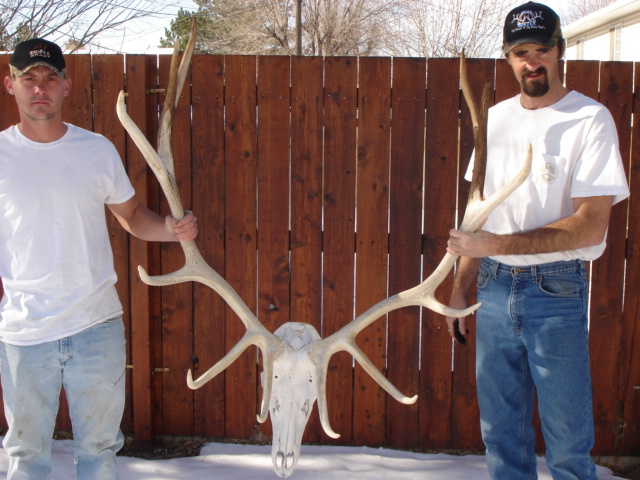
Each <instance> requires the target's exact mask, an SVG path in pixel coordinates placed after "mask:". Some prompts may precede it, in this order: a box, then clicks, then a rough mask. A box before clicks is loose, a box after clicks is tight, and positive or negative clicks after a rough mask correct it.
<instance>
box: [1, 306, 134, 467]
mask: <svg viewBox="0 0 640 480" xmlns="http://www.w3.org/2000/svg"><path fill="white" fill-rule="evenodd" d="M0 362H1V374H2V391H3V396H4V405H5V415H6V417H7V422H8V424H9V430H8V432H7V434H6V436H5V438H4V442H3V445H4V448H5V450H6V451H7V454H8V455H9V470H8V474H7V479H8V480H22V479H25V480H26V479H30V480H44V479H46V478H49V476H50V474H51V442H52V435H53V429H54V425H55V419H56V414H57V412H58V404H59V397H60V388H61V386H64V389H65V392H66V396H67V400H68V403H69V413H70V415H71V422H72V424H73V437H74V454H75V455H74V459H75V465H76V474H77V478H78V479H79V480H106V479H116V478H118V473H117V471H116V464H115V454H116V452H117V451H118V450H119V449H120V448H121V447H122V445H123V442H124V437H123V435H122V432H121V431H120V422H121V419H122V413H123V410H124V398H125V394H124V392H125V390H124V389H125V379H124V372H125V362H126V357H125V338H124V327H123V323H122V317H121V316H118V317H116V318H113V319H111V320H108V321H106V322H103V323H100V324H98V325H95V326H93V327H90V328H88V329H86V330H84V331H82V332H80V333H78V334H76V335H73V336H70V337H66V338H63V339H60V340H56V341H53V342H47V343H43V344H40V345H32V346H14V345H9V344H5V343H4V342H0Z"/></svg>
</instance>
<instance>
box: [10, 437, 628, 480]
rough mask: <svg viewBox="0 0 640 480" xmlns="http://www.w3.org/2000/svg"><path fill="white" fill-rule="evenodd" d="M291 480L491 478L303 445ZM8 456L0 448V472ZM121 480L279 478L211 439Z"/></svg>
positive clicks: (443, 460)
mask: <svg viewBox="0 0 640 480" xmlns="http://www.w3.org/2000/svg"><path fill="white" fill-rule="evenodd" d="M301 453H302V456H301V458H300V462H299V463H298V465H297V467H296V469H295V471H294V473H293V475H292V476H291V477H290V478H291V479H293V480H332V479H337V480H350V479H358V480H388V479H389V478H393V479H394V480H443V479H446V480H489V474H488V473H487V467H486V466H485V462H484V457H483V456H481V455H466V456H453V455H446V454H423V453H413V452H405V451H398V450H389V449H378V448H369V447H333V446H310V445H303V446H302V452H301ZM7 466H8V459H7V454H6V452H5V451H4V449H2V448H0V477H4V476H5V475H6V473H7ZM53 469H54V473H53V476H52V477H51V479H50V480H72V479H74V478H75V473H74V468H73V443H72V441H71V440H56V441H55V442H54V444H53ZM118 471H119V474H120V480H176V479H185V480H205V479H206V480H211V479H214V478H215V479H216V480H269V479H273V480H276V479H277V478H278V476H277V475H276V474H275V473H274V471H273V467H272V465H271V446H269V445H267V446H254V445H234V444H223V443H208V444H205V445H204V446H203V447H202V450H201V451H200V455H199V456H198V457H187V458H176V459H170V460H143V459H139V458H131V457H118ZM538 473H539V480H552V479H551V475H550V474H549V470H548V469H547V467H546V465H545V462H544V458H541V457H539V458H538ZM598 477H599V480H615V479H618V478H619V477H615V476H613V474H612V473H611V471H610V470H609V469H607V468H604V467H600V466H599V467H598Z"/></svg>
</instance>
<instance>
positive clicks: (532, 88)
mask: <svg viewBox="0 0 640 480" xmlns="http://www.w3.org/2000/svg"><path fill="white" fill-rule="evenodd" d="M530 73H532V72H531V71H529V70H527V71H526V72H524V73H523V74H522V92H523V93H524V94H525V95H527V96H529V97H542V96H543V95H546V93H547V92H548V91H549V77H548V75H547V69H546V68H544V67H540V68H538V69H537V70H536V71H535V72H533V73H535V74H544V81H542V82H538V81H533V82H528V83H527V75H529V74H530Z"/></svg>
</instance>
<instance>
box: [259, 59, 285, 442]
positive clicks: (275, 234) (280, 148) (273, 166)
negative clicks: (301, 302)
mask: <svg viewBox="0 0 640 480" xmlns="http://www.w3.org/2000/svg"><path fill="white" fill-rule="evenodd" d="M289 78H290V59H289V57H285V56H281V57H275V58H268V57H262V56H261V57H258V88H257V98H258V131H257V137H258V170H257V179H258V212H259V215H258V320H259V321H260V323H262V324H263V325H264V326H265V327H266V328H267V330H269V331H270V332H272V333H273V332H275V331H276V330H277V328H278V327H279V326H280V325H282V324H283V323H286V322H288V321H289V319H290V317H289V310H290V308H289V305H290V304H291V301H290V298H289V210H290V208H289V154H290V151H289V138H290V121H291V120H290V111H289V107H290V105H291V103H290V91H291V90H290V86H289ZM277 381H278V379H275V380H274V382H277ZM262 431H263V432H264V433H265V434H267V435H269V434H270V428H269V427H268V425H266V424H265V425H264V426H263V428H262Z"/></svg>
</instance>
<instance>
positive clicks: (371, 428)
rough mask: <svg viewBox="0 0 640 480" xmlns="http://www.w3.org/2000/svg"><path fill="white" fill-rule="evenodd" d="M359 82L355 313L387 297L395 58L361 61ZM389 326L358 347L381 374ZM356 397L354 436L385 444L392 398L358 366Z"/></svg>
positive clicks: (377, 328) (372, 328)
mask: <svg viewBox="0 0 640 480" xmlns="http://www.w3.org/2000/svg"><path fill="white" fill-rule="evenodd" d="M358 78H359V90H358V91H359V96H358V176H357V193H356V197H357V201H356V211H357V216H356V295H355V302H356V310H355V314H356V315H360V314H361V313H363V312H364V311H366V310H367V309H368V308H369V307H371V306H373V305H374V304H376V303H378V302H379V301H381V300H384V299H385V298H386V296H387V254H388V251H389V233H388V224H389V213H388V210H389V153H390V152H389V148H390V129H391V59H389V58H377V57H371V58H364V57H363V58H361V59H360V61H359V70H358ZM386 326H387V322H386V318H385V317H382V318H379V319H377V320H376V321H375V322H374V323H373V324H371V325H369V326H368V327H367V328H365V329H364V330H363V331H362V332H360V334H359V335H358V345H359V346H360V348H361V349H362V351H363V352H364V353H365V355H366V356H367V357H368V358H369V359H370V360H371V361H372V362H373V363H374V365H375V366H376V367H377V368H378V369H379V370H381V371H382V372H384V371H385V370H386V362H385V358H386V343H387V342H386V340H387V333H386ZM353 395H354V396H353V434H354V438H359V439H361V441H363V442H365V443H366V444H367V445H371V446H376V445H383V444H384V430H385V428H384V424H385V408H386V401H387V400H388V399H389V397H388V396H387V394H386V393H385V392H384V390H383V389H382V388H381V387H380V386H379V385H378V384H377V383H376V382H375V381H374V380H373V379H372V378H371V377H370V376H369V374H367V373H366V372H365V371H364V370H363V369H362V367H361V366H360V365H358V364H356V365H355V370H354V388H353ZM392 401H394V400H392Z"/></svg>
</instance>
